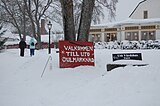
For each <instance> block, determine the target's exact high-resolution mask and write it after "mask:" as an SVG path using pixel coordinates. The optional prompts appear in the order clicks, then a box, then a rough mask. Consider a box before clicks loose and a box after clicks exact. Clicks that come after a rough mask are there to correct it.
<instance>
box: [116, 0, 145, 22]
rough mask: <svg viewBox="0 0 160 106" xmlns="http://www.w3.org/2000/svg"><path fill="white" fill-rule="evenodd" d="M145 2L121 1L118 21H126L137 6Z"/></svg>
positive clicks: (138, 0) (118, 7)
mask: <svg viewBox="0 0 160 106" xmlns="http://www.w3.org/2000/svg"><path fill="white" fill-rule="evenodd" d="M140 1H143V0H119V2H118V3H117V12H116V20H117V21H120V20H125V19H126V18H128V16H129V15H130V14H131V12H132V11H133V10H134V8H135V7H136V6H137V4H138V3H139V2H140Z"/></svg>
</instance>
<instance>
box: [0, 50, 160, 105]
mask: <svg viewBox="0 0 160 106" xmlns="http://www.w3.org/2000/svg"><path fill="white" fill-rule="evenodd" d="M55 51H56V50H55V49H53V50H52V55H51V56H52V61H51V62H52V69H50V63H49V65H48V66H47V68H46V70H45V72H44V75H43V77H42V78H41V74H42V72H43V69H44V66H45V64H46V61H47V59H48V57H49V55H48V54H47V50H39V51H36V55H35V56H34V57H30V56H29V51H28V50H26V55H25V57H20V56H19V50H16V49H13V50H7V51H6V52H4V53H0V106H159V105H160V101H159V98H160V91H159V89H160V70H159V69H160V65H159V60H160V51H159V50H137V51H128V50H126V51H122V50H98V49H97V50H95V58H96V66H95V67H90V66H87V67H82V66H81V67H77V68H72V69H71V68H68V69H60V68H59V66H58V64H59V63H58V54H57V53H56V52H55ZM119 52H140V53H142V54H143V62H145V63H148V64H149V65H148V66H145V67H133V66H126V67H124V68H122V67H120V68H117V69H114V70H113V71H111V72H107V71H106V64H107V63H110V62H112V60H111V54H112V53H119Z"/></svg>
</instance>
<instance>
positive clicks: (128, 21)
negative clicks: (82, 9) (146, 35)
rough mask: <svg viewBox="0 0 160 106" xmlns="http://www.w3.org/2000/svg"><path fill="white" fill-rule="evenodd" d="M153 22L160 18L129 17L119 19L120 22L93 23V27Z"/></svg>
mask: <svg viewBox="0 0 160 106" xmlns="http://www.w3.org/2000/svg"><path fill="white" fill-rule="evenodd" d="M151 23H160V18H151V19H131V18H128V19H126V20H123V21H118V22H111V23H105V24H97V25H92V26H91V29H94V28H96V27H101V28H103V27H105V28H106V27H108V28H111V27H117V26H121V25H133V24H151Z"/></svg>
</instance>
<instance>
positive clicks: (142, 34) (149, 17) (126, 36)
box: [89, 0, 160, 42]
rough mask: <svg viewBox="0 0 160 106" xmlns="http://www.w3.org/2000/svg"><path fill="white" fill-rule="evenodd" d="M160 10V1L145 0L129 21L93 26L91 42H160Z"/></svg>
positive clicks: (137, 7)
mask: <svg viewBox="0 0 160 106" xmlns="http://www.w3.org/2000/svg"><path fill="white" fill-rule="evenodd" d="M159 10H160V0H143V1H141V2H140V3H139V4H138V5H137V6H136V8H135V9H134V10H133V12H132V13H131V14H130V15H129V18H128V19H126V20H124V21H120V22H114V23H107V24H99V25H94V26H91V28H90V36H89V40H90V41H94V42H98V41H102V42H109V41H115V40H117V41H123V40H129V41H133V40H136V41H141V40H160V12H159Z"/></svg>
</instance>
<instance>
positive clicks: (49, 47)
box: [48, 21, 52, 54]
mask: <svg viewBox="0 0 160 106" xmlns="http://www.w3.org/2000/svg"><path fill="white" fill-rule="evenodd" d="M51 28H52V24H51V22H50V21H49V23H48V29H49V42H48V54H51V45H50V41H51V40H50V39H51V37H50V32H51Z"/></svg>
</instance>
